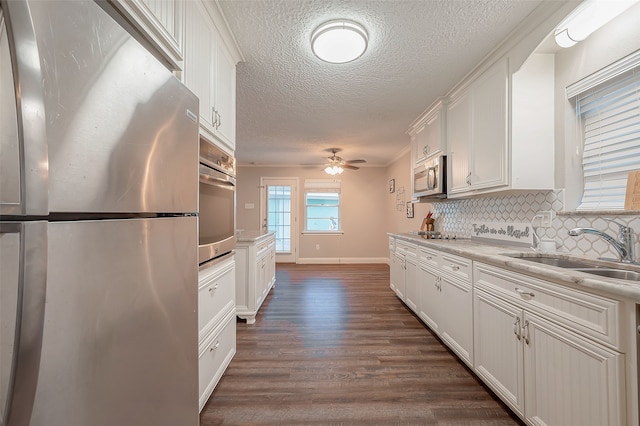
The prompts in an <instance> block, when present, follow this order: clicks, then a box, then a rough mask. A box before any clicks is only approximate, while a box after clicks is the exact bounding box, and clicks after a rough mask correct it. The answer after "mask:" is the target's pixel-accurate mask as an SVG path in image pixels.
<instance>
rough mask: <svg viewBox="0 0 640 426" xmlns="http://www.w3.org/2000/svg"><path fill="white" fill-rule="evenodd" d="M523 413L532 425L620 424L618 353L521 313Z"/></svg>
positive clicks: (621, 396)
mask: <svg viewBox="0 0 640 426" xmlns="http://www.w3.org/2000/svg"><path fill="white" fill-rule="evenodd" d="M524 326H525V327H524V330H523V333H524V335H523V338H525V337H526V338H527V340H528V342H526V344H525V349H524V361H525V375H524V377H525V383H526V392H525V393H526V395H527V397H526V404H525V406H526V410H525V416H526V418H527V419H528V420H530V421H531V422H532V423H533V424H538V425H581V426H582V425H594V426H596V425H597V426H604V425H620V424H626V420H625V415H624V413H625V411H624V408H625V407H624V404H623V401H624V400H625V397H624V395H625V383H624V373H623V371H624V370H623V366H624V355H622V354H620V353H617V352H614V351H612V350H610V349H608V348H605V347H604V346H601V345H599V344H596V343H592V342H591V341H589V340H587V339H586V338H584V337H581V336H579V335H577V334H574V333H571V332H568V331H565V330H563V329H561V328H559V327H557V326H556V325H554V324H552V323H550V322H548V321H546V320H543V319H542V318H539V317H537V316H535V315H531V314H528V313H527V314H525V317H524Z"/></svg>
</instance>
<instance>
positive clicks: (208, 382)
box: [198, 256, 236, 410]
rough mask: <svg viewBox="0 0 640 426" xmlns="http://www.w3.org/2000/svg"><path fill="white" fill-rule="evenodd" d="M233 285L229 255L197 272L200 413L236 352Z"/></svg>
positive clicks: (232, 263)
mask: <svg viewBox="0 0 640 426" xmlns="http://www.w3.org/2000/svg"><path fill="white" fill-rule="evenodd" d="M235 283H236V274H235V260H234V258H233V256H232V257H230V258H227V259H225V260H223V261H222V262H213V264H212V265H210V266H209V265H207V264H205V265H203V266H202V267H201V269H200V271H199V272H198V341H199V350H198V354H199V395H200V401H199V407H200V410H202V408H203V407H204V405H205V403H206V402H207V400H208V399H209V397H210V396H211V393H212V392H213V390H214V388H215V387H216V385H217V384H218V382H219V381H220V378H221V377H222V374H223V373H224V371H225V370H226V368H227V367H228V366H229V363H230V362H231V359H232V358H233V356H234V355H235V353H236V316H235V311H236V304H235Z"/></svg>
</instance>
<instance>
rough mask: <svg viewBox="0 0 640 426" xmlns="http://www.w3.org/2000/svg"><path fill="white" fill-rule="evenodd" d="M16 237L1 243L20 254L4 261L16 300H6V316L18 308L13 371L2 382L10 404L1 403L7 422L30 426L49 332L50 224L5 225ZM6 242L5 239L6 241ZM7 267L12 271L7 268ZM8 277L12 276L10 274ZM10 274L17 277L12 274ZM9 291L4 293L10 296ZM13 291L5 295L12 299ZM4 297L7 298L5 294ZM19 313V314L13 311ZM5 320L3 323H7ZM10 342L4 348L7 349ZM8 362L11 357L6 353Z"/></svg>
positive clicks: (4, 231)
mask: <svg viewBox="0 0 640 426" xmlns="http://www.w3.org/2000/svg"><path fill="white" fill-rule="evenodd" d="M9 234H13V235H14V238H3V239H0V246H4V247H2V248H3V249H4V250H8V251H9V252H10V253H14V254H15V255H10V254H9V255H8V256H7V255H5V256H3V257H2V258H0V262H2V263H4V262H11V264H6V265H5V264H3V265H2V269H3V270H4V271H7V270H9V271H14V273H13V275H14V280H7V281H8V282H6V283H3V285H4V286H10V285H11V282H10V281H13V286H14V287H13V290H14V292H13V296H14V297H11V298H10V301H7V300H6V299H3V300H2V303H3V306H2V310H1V312H2V314H3V315H4V313H5V312H7V311H8V310H9V311H14V309H15V327H14V330H15V334H14V335H13V336H11V337H12V338H13V342H11V343H12V344H11V345H10V347H13V350H12V353H11V354H10V356H9V361H7V362H8V363H10V365H3V366H2V368H3V371H4V369H5V368H7V369H8V370H9V372H10V373H9V375H8V376H9V380H8V383H2V386H5V388H4V389H3V390H2V391H3V394H4V395H5V400H4V401H0V404H2V405H1V406H0V409H2V410H4V411H2V412H0V415H1V420H2V422H1V424H3V425H8V424H25V425H26V424H30V421H31V414H32V411H33V403H34V399H35V395H36V385H37V382H38V371H39V366H40V356H41V353H42V338H43V332H44V306H45V296H46V282H47V222H44V221H33V222H13V223H8V222H0V236H4V235H6V236H9ZM2 240H4V241H2ZM5 268H6V269H5ZM5 273H6V272H5ZM9 274H11V273H10V272H9ZM6 290H7V287H5V288H4V290H3V291H5V292H6ZM6 294H7V293H5V295H6ZM3 296H4V295H3ZM11 313H13V312H11ZM6 320H7V319H6V318H3V322H4V321H6ZM6 347H7V346H6V345H5V342H3V344H2V348H1V350H3V351H4V350H6V349H5V348H6ZM2 359H3V362H5V354H3V357H2Z"/></svg>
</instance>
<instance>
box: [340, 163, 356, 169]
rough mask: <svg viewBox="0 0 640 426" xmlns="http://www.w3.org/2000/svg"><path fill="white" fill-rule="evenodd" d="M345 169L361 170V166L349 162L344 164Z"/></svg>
mask: <svg viewBox="0 0 640 426" xmlns="http://www.w3.org/2000/svg"><path fill="white" fill-rule="evenodd" d="M340 167H342V168H343V169H349V170H360V167H356V166H351V165H349V164H343V165H342V166H340Z"/></svg>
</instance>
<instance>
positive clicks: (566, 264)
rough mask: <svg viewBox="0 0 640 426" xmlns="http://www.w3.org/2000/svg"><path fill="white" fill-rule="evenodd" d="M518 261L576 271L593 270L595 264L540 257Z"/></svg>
mask: <svg viewBox="0 0 640 426" xmlns="http://www.w3.org/2000/svg"><path fill="white" fill-rule="evenodd" d="M516 259H522V260H526V261H529V262H537V263H543V264H545V265H551V266H557V267H559V268H567V269H576V268H593V267H594V266H593V264H592V263H589V262H581V261H577V260H572V259H562V258H559V257H538V256H523V257H516Z"/></svg>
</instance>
